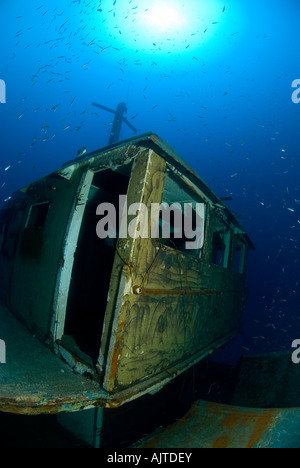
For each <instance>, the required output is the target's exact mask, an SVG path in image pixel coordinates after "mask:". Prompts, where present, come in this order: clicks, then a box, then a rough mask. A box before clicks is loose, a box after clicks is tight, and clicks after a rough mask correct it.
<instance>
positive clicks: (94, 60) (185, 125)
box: [0, 0, 300, 360]
mask: <svg viewBox="0 0 300 468" xmlns="http://www.w3.org/2000/svg"><path fill="white" fill-rule="evenodd" d="M299 17H300V3H299V1H297V0H272V1H271V0H264V1H261V0H251V1H250V0H230V1H227V0H181V1H180V0H172V1H171V0H165V1H164V0H160V1H155V0H151V1H149V0H102V1H100V0H95V1H93V0H91V1H89V0H73V1H71V0H63V1H61V0H60V1H58V0H51V2H46V1H43V0H28V1H27V2H24V1H22V0H1V1H0V42H1V61H0V79H2V80H4V83H5V90H6V103H1V104H0V205H3V204H4V203H5V200H6V199H7V198H8V197H9V196H10V195H11V193H12V192H13V191H15V190H16V189H18V188H20V187H22V186H25V185H26V184H28V183H30V182H33V181H35V180H36V179H38V178H40V177H42V176H44V175H46V174H48V173H50V172H52V171H53V170H56V169H58V168H59V167H60V166H61V165H62V163H63V162H65V161H68V160H70V159H73V158H74V157H76V155H77V150H78V149H79V148H81V147H83V146H85V147H87V150H88V151H93V150H95V149H97V148H100V147H103V146H106V145H107V142H108V139H109V135H110V130H111V123H112V118H113V117H112V114H109V113H107V112H105V111H102V110H100V109H98V108H96V107H94V106H93V105H92V102H98V103H101V104H102V105H104V106H107V107H111V108H116V107H117V105H118V103H120V102H123V101H124V102H126V105H127V107H128V112H127V115H126V117H127V119H128V120H129V122H130V123H132V125H134V126H135V127H136V128H137V130H138V133H144V132H147V131H153V132H155V133H157V134H158V135H159V136H160V137H161V138H163V139H164V140H165V141H167V142H168V143H169V144H170V145H171V146H172V147H173V148H174V149H175V150H176V151H177V152H178V153H179V154H180V155H181V156H182V157H183V158H184V159H185V160H186V161H187V162H188V163H189V164H190V165H191V166H192V167H193V168H194V169H195V170H196V172H198V174H199V175H200V177H201V178H202V179H203V180H204V181H205V182H206V183H207V184H208V185H209V186H210V187H211V188H212V189H213V190H214V191H215V192H216V194H217V195H219V196H221V197H224V196H225V197H232V198H233V200H232V201H229V202H228V206H229V207H230V208H231V209H232V211H234V212H235V213H237V215H238V216H239V217H240V222H241V223H242V224H243V226H244V227H245V228H246V230H247V231H248V233H249V235H250V237H251V238H252V240H253V242H254V244H255V246H256V251H255V252H252V253H251V254H250V257H249V268H248V276H247V286H248V288H249V296H248V302H247V305H246V309H245V313H244V316H243V326H242V333H241V334H240V335H239V336H238V337H237V338H236V339H235V340H234V341H233V343H232V344H231V345H229V346H228V347H227V349H226V350H225V351H223V352H222V357H221V358H224V359H229V360H230V359H235V358H236V357H238V356H239V355H240V354H248V353H251V354H253V353H254V354H258V353H264V352H271V351H280V350H285V349H291V343H292V341H293V340H295V339H299V338H300V327H299V318H300V314H299V312H300V310H299V304H300V301H299V273H300V270H299V231H300V186H299V174H300V152H299V151H300V149H299V148H300V140H299V134H300V133H299V129H300V104H298V105H297V104H296V103H294V102H293V101H292V93H293V91H295V89H293V88H292V83H293V81H294V80H295V79H300V52H299V48H298V41H297V39H298V37H299ZM299 95H300V94H299ZM0 98H1V95H0ZM0 100H1V99H0ZM131 136H133V133H132V131H131V130H130V128H128V127H127V126H123V128H122V134H121V139H125V138H129V137H131Z"/></svg>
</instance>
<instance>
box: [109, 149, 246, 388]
mask: <svg viewBox="0 0 300 468" xmlns="http://www.w3.org/2000/svg"><path fill="white" fill-rule="evenodd" d="M143 175H144V177H143ZM164 178H165V161H164V160H163V159H162V158H161V157H159V156H158V155H157V154H155V153H153V152H152V151H150V152H149V154H148V155H147V154H145V153H141V154H139V155H138V156H137V158H136V162H135V166H134V169H133V177H132V179H131V182H130V189H129V193H128V204H129V203H133V202H142V203H144V204H145V205H146V206H147V207H148V210H149V212H150V206H151V203H161V198H162V193H163V186H164ZM211 216H213V213H211ZM212 225H213V223H211V222H208V230H207V235H208V236H210V238H207V239H206V243H207V246H208V247H209V249H210V242H211V237H212V228H211V226H212ZM149 226H150V222H149ZM118 249H119V253H120V257H121V258H122V261H123V265H124V264H125V270H126V269H127V273H126V271H125V273H123V274H125V276H126V280H125V282H126V284H127V289H126V293H125V294H124V298H123V303H122V306H121V309H120V311H119V312H118V313H119V315H118V320H117V323H116V322H115V324H114V333H113V337H112V340H113V345H112V342H111V343H110V345H111V346H110V349H109V350H107V353H108V360H107V366H108V371H109V374H108V373H107V374H106V378H105V381H104V387H105V388H106V389H107V390H109V391H113V390H115V389H118V388H123V387H127V386H130V385H132V384H133V383H134V382H138V381H140V380H142V379H145V378H147V377H150V376H153V375H155V374H157V373H159V372H161V371H165V372H168V369H170V368H172V367H173V366H174V365H177V364H178V363H180V362H181V363H182V366H184V365H185V360H187V359H189V358H191V357H192V356H196V355H200V354H201V352H203V353H204V355H205V354H206V353H207V352H209V351H210V349H213V348H214V346H216V347H218V346H219V345H220V342H222V341H223V344H224V343H225V342H226V341H228V340H229V338H231V337H232V336H233V335H234V334H235V333H236V331H237V327H238V322H239V316H240V313H241V310H242V305H243V299H244V294H243V292H244V290H243V285H244V278H243V277H242V276H241V275H238V274H236V273H235V272H233V271H229V270H224V269H223V268H220V267H218V266H216V265H211V264H209V263H208V262H207V258H209V255H210V251H209V252H208V253H206V254H205V255H204V258H205V260H199V259H196V258H195V257H193V256H191V255H189V254H185V253H182V252H179V251H178V250H175V249H172V248H170V247H165V246H162V245H160V244H159V242H158V241H157V240H155V239H151V238H150V236H149V239H141V238H138V239H136V240H135V241H134V240H133V239H126V241H124V240H122V241H119V245H118ZM116 265H117V263H116ZM119 271H120V270H119ZM134 291H135V292H137V291H138V292H140V293H141V294H134ZM236 291H240V294H236Z"/></svg>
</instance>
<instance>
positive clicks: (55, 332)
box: [50, 169, 95, 343]
mask: <svg viewBox="0 0 300 468" xmlns="http://www.w3.org/2000/svg"><path fill="white" fill-rule="evenodd" d="M94 174H95V173H94V171H91V170H90V169H88V170H87V171H85V172H84V174H83V175H82V178H81V181H80V183H79V185H78V188H77V192H76V195H75V197H74V202H73V205H72V208H71V212H70V215H69V219H68V224H67V228H66V232H65V236H64V241H63V246H62V253H61V262H59V263H61V265H62V266H60V265H59V266H58V274H57V280H56V287H55V293H54V301H53V316H52V323H51V330H50V334H51V337H52V341H53V343H55V342H56V341H58V340H61V339H62V337H63V334H64V328H65V319H66V312H67V304H68V297H69V289H70V285H71V278H72V271H73V265H74V259H75V252H76V249H77V244H78V238H79V233H80V229H81V226H82V220H83V215H84V212H85V209H86V205H87V201H88V196H89V192H90V188H91V185H92V181H93V178H94Z"/></svg>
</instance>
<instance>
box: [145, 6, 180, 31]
mask: <svg viewBox="0 0 300 468" xmlns="http://www.w3.org/2000/svg"><path fill="white" fill-rule="evenodd" d="M146 18H147V21H148V23H149V25H150V26H154V27H158V28H159V29H160V30H161V31H167V30H169V29H172V28H177V27H179V26H180V25H181V24H182V23H185V19H184V18H182V17H181V15H180V14H179V12H178V11H177V10H175V9H174V8H172V7H170V6H167V5H162V6H157V7H154V8H150V9H148V10H147V11H146Z"/></svg>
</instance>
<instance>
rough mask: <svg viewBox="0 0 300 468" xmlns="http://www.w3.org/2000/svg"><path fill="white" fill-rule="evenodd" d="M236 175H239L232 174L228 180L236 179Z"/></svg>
mask: <svg viewBox="0 0 300 468" xmlns="http://www.w3.org/2000/svg"><path fill="white" fill-rule="evenodd" d="M238 175H239V174H238V172H236V173H235V174H232V175H231V176H230V178H231V179H234V178H235V177H237V176H238Z"/></svg>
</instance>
